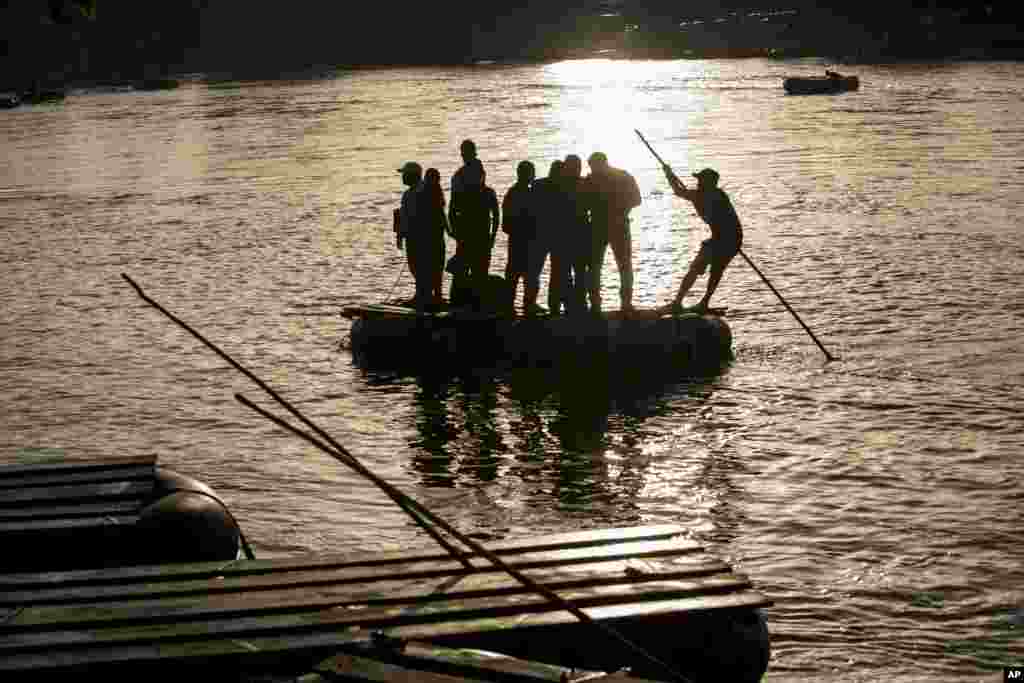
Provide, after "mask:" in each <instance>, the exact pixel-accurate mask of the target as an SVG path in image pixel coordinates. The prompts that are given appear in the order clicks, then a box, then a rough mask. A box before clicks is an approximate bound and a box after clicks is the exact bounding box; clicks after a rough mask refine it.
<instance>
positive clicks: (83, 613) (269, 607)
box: [0, 525, 770, 680]
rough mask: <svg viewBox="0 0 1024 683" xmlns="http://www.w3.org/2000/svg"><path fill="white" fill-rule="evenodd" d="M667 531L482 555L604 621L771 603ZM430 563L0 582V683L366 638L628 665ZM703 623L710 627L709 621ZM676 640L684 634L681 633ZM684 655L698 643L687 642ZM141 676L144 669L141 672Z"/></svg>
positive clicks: (304, 656) (386, 561)
mask: <svg viewBox="0 0 1024 683" xmlns="http://www.w3.org/2000/svg"><path fill="white" fill-rule="evenodd" d="M683 531H684V529H683V528H681V527H677V526H674V525H665V526H648V527H636V528H626V529H605V530H599V531H584V532H575V533H567V534H559V535H553V536H546V537H540V538H535V539H527V540H521V541H509V542H504V543H499V544H495V545H492V546H490V547H491V549H492V550H493V551H494V552H496V553H497V554H499V555H500V556H501V557H502V559H503V560H505V561H506V562H508V563H509V564H511V565H512V566H514V567H515V568H517V569H519V570H520V571H522V572H524V573H525V574H527V575H528V576H529V577H530V578H532V579H533V580H535V581H538V582H541V583H543V584H544V585H546V586H547V587H548V588H550V589H552V590H554V591H556V592H557V593H558V594H559V595H560V596H562V597H563V598H565V599H568V600H571V601H572V602H573V603H574V604H576V605H577V606H578V607H580V608H582V609H584V611H586V612H587V614H588V615H589V616H590V617H591V618H593V619H595V620H598V621H602V622H605V623H607V624H609V625H616V628H618V625H623V626H628V625H630V624H636V623H643V624H645V625H653V626H656V627H659V628H660V629H661V632H662V633H667V631H666V630H665V629H664V626H665V625H671V626H673V629H672V632H673V635H672V637H673V638H677V639H685V634H686V633H687V630H688V629H692V628H696V625H697V624H698V622H699V621H700V620H702V619H706V618H713V617H715V616H716V615H723V614H735V613H737V611H743V612H747V613H749V612H750V611H751V610H752V609H753V608H758V607H763V606H767V605H769V604H770V602H769V601H768V600H767V599H765V597H764V596H762V595H761V594H759V593H758V592H756V591H755V590H754V589H753V588H752V586H751V584H750V582H749V581H748V579H747V578H746V577H744V576H742V575H739V574H736V573H733V572H732V571H731V569H730V567H729V566H728V565H726V564H724V563H723V562H721V561H719V560H717V559H715V558H713V557H711V556H709V555H707V554H705V553H704V552H703V549H702V548H701V547H700V545H699V544H697V543H696V542H694V541H692V540H689V539H686V538H684V537H683V536H681V534H682V533H683ZM471 562H472V564H473V565H474V570H473V571H466V570H465V569H464V568H463V567H462V565H461V564H459V563H458V562H457V561H455V560H453V559H451V558H450V557H449V556H447V555H444V554H440V553H434V552H419V553H387V554H376V555H370V556H363V557H357V558H356V557H350V556H315V557H298V558H281V559H268V560H259V559H257V560H234V561H229V562H206V563H196V564H183V565H155V566H135V567H122V568H115V569H101V570H77V571H67V572H49V573H35V574H7V575H2V576H0V679H3V680H11V679H12V678H15V677H18V676H17V675H18V674H21V675H22V676H23V677H25V678H32V679H33V680H35V678H34V677H35V676H37V675H42V674H47V673H53V674H60V675H64V674H67V673H69V672H70V673H75V672H82V671H84V670H85V669H86V667H88V668H89V671H90V674H97V673H100V674H102V673H104V672H106V673H111V674H114V675H122V674H124V673H125V672H126V670H130V669H133V668H140V669H139V671H140V672H145V671H152V670H156V671H160V672H164V673H166V672H168V671H177V672H178V673H187V672H188V671H190V670H192V669H195V670H204V671H207V670H209V667H210V666H226V667H229V668H230V670H231V671H238V670H240V669H249V668H252V667H256V668H259V667H266V666H269V665H271V664H272V665H273V666H285V665H286V663H287V665H288V666H299V667H306V669H305V670H308V668H310V667H311V666H312V665H313V664H315V662H317V661H319V660H320V659H322V658H323V657H326V656H329V655H333V654H337V653H339V652H346V651H349V652H353V651H354V650H352V648H359V647H365V646H366V644H367V642H368V641H369V640H370V639H371V635H372V634H374V633H375V632H380V633H383V634H386V636H388V637H392V638H398V639H403V640H413V641H428V642H431V643H434V644H440V645H450V646H457V647H479V648H482V649H486V650H497V651H501V652H506V653H507V654H511V655H513V656H524V653H526V654H528V655H532V653H534V652H539V653H541V654H542V655H543V656H537V657H534V656H528V657H527V658H529V659H540V660H543V661H551V662H553V663H562V664H565V665H572V666H580V667H582V668H587V667H586V666H585V664H583V663H580V662H577V661H573V659H574V656H577V655H579V654H580V653H581V652H584V651H590V652H589V654H591V655H592V654H594V652H593V651H594V650H597V652H598V653H601V651H602V649H604V650H605V653H606V654H607V657H608V658H611V659H613V660H614V661H608V662H600V664H601V666H599V667H590V668H598V669H601V670H608V671H614V670H617V669H619V668H621V667H622V666H629V665H631V664H633V662H630V661H628V657H627V656H625V655H623V654H622V653H621V652H618V653H617V652H615V651H614V649H615V648H614V647H611V648H608V647H606V645H607V644H605V643H602V641H601V634H600V633H595V629H593V628H592V627H586V626H583V625H580V624H579V623H578V622H577V621H576V619H575V618H574V617H573V616H572V615H571V614H569V613H568V612H566V611H563V610H561V609H558V608H557V607H555V606H553V605H551V604H550V603H549V602H547V601H546V600H545V599H544V598H542V597H540V596H537V595H535V594H533V593H531V592H530V591H528V590H527V589H525V588H524V587H522V586H521V585H520V584H519V583H518V582H517V581H516V580H515V579H513V578H511V577H510V576H508V575H507V574H505V573H503V572H501V571H500V570H496V569H495V568H493V566H492V565H491V564H490V563H489V562H487V561H486V560H485V559H483V558H480V557H473V556H471ZM709 615H710V617H709ZM680 629H682V630H680ZM695 647H698V648H700V647H703V646H702V645H701V644H700V643H697V644H696V646H695ZM146 667H148V669H147V668H146Z"/></svg>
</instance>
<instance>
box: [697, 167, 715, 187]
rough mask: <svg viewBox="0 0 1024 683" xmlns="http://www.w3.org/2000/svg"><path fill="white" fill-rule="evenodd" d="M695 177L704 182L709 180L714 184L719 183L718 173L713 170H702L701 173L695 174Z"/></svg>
mask: <svg viewBox="0 0 1024 683" xmlns="http://www.w3.org/2000/svg"><path fill="white" fill-rule="evenodd" d="M693 177H694V178H696V179H697V180H702V179H705V178H706V179H707V180H709V181H711V182H712V183H714V184H717V183H718V171H716V170H715V169H713V168H705V169H701V170H700V171H697V172H696V173H694V174H693Z"/></svg>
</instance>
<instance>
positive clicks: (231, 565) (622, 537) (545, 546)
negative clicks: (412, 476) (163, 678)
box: [0, 524, 702, 590]
mask: <svg viewBox="0 0 1024 683" xmlns="http://www.w3.org/2000/svg"><path fill="white" fill-rule="evenodd" d="M685 532H686V529H685V527H681V526H679V525H675V524H663V525H651V526H638V527H623V528H614V529H596V530H589V531H575V532H568V533H560V534H551V535H548V536H539V537H532V538H522V539H512V540H508V541H503V542H498V543H493V544H488V545H487V547H488V549H489V550H490V551H491V552H494V553H495V554H497V555H499V556H500V557H502V559H504V560H506V561H509V560H511V559H513V558H514V557H515V556H516V555H526V554H530V553H538V552H542V551H551V552H552V553H554V552H558V551H561V550H565V551H567V552H568V551H573V550H576V549H586V548H595V549H597V548H600V547H602V546H616V547H615V548H613V549H612V550H611V551H607V552H605V554H604V556H605V557H614V556H616V555H621V554H622V552H624V551H628V550H629V548H624V547H622V545H623V544H624V543H627V542H645V541H652V542H654V541H672V542H673V543H675V544H676V547H677V548H678V549H679V550H680V551H682V550H684V549H686V550H687V551H688V552H694V553H696V552H700V551H702V547H701V546H700V545H699V544H698V543H697V542H695V541H692V540H689V539H686V538H684V537H683V534H684V533H685ZM636 551H637V552H645V551H643V549H642V548H639V547H638V548H637V549H636ZM470 557H476V558H477V559H476V560H475V562H476V564H478V565H480V566H482V565H484V564H489V563H487V562H486V560H483V559H482V558H479V557H477V556H476V555H475V554H471V555H470ZM566 557H567V558H569V557H571V556H570V555H566ZM446 561H450V558H449V556H448V555H447V554H445V553H443V552H440V551H417V552H412V553H406V552H387V553H376V554H371V555H360V556H357V557H354V556H352V555H308V556H299V557H294V558H275V559H267V560H231V561H229V562H197V563H189V564H175V565H150V566H135V567H121V568H117V569H104V570H89V569H86V570H77V571H64V572H43V573H33V574H8V575H0V590H5V589H14V588H15V587H19V586H20V587H22V588H28V587H32V586H39V587H46V586H52V585H53V584H54V583H58V582H59V583H60V584H62V585H64V586H71V585H74V586H86V585H91V584H96V585H103V584H131V583H138V582H143V581H183V580H189V579H204V578H209V577H211V576H225V577H226V576H235V575H254V574H263V573H275V574H281V573H282V572H289V571H330V570H335V569H344V568H357V567H367V568H370V567H380V566H386V565H398V564H412V563H419V562H426V563H442V562H446Z"/></svg>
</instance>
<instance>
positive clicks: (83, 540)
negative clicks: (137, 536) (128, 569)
mask: <svg viewBox="0 0 1024 683" xmlns="http://www.w3.org/2000/svg"><path fill="white" fill-rule="evenodd" d="M156 460H157V458H156V456H155V455H148V456H133V457H120V458H107V459H102V460H88V461H85V460H83V461H76V460H64V461H60V462H42V463H17V464H5V465H0V547H2V548H3V549H4V552H3V555H2V556H0V572H9V571H28V570H32V569H41V568H45V567H52V566H62V565H64V564H66V563H67V562H68V560H69V559H73V558H74V557H76V556H78V557H85V556H86V554H88V553H93V554H95V553H97V552H102V553H103V554H104V556H105V557H104V560H105V563H106V564H107V565H108V566H114V565H117V564H121V559H122V558H121V557H120V556H119V555H118V552H119V550H118V548H119V545H120V544H119V543H118V541H119V539H120V537H121V534H122V533H123V531H124V529H125V528H130V527H131V526H132V525H134V524H135V523H136V522H137V521H138V519H139V513H140V512H141V510H142V508H143V507H144V506H145V505H146V504H147V501H148V500H149V499H150V498H151V496H152V494H153V490H154V486H155V482H156ZM101 564H102V562H101Z"/></svg>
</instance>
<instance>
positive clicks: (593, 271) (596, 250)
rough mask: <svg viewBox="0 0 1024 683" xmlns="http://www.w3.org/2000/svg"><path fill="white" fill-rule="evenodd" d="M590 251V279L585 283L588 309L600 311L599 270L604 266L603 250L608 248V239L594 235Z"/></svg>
mask: <svg viewBox="0 0 1024 683" xmlns="http://www.w3.org/2000/svg"><path fill="white" fill-rule="evenodd" d="M591 247H592V248H591V252H590V281H589V282H588V283H587V285H588V288H589V292H590V310H591V311H593V312H595V313H599V312H600V311H601V270H602V269H603V268H604V252H605V251H606V250H607V248H608V239H607V238H606V237H602V236H595V237H594V241H593V244H592V245H591Z"/></svg>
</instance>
